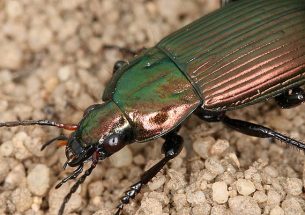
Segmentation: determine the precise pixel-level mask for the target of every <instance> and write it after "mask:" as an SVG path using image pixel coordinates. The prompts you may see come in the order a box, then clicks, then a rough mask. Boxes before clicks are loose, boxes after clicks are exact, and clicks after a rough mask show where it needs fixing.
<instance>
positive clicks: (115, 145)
mask: <svg viewBox="0 0 305 215" xmlns="http://www.w3.org/2000/svg"><path fill="white" fill-rule="evenodd" d="M102 145H103V147H104V149H105V150H106V151H107V152H108V153H110V154H113V153H115V152H117V151H119V150H120V149H121V148H123V147H124V146H125V145H126V144H125V141H124V140H123V139H122V138H121V137H120V134H113V135H111V136H110V137H108V138H107V139H106V140H104V141H103V143H102Z"/></svg>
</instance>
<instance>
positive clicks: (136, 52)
mask: <svg viewBox="0 0 305 215" xmlns="http://www.w3.org/2000/svg"><path fill="white" fill-rule="evenodd" d="M103 48H104V49H115V50H117V51H119V52H122V54H127V55H131V56H135V55H139V54H140V53H141V52H142V51H144V50H146V48H141V49H138V50H131V49H129V48H125V47H120V46H117V45H104V46H103Z"/></svg>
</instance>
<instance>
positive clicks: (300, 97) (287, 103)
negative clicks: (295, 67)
mask: <svg viewBox="0 0 305 215" xmlns="http://www.w3.org/2000/svg"><path fill="white" fill-rule="evenodd" d="M275 100H276V102H277V103H278V105H279V106H280V107H281V108H292V107H295V106H298V105H300V104H302V103H303V102H305V92H304V90H303V89H302V88H300V87H297V88H293V89H290V90H288V91H286V92H284V93H283V94H281V95H279V96H277V97H275Z"/></svg>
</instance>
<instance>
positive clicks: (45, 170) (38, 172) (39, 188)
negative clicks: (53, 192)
mask: <svg viewBox="0 0 305 215" xmlns="http://www.w3.org/2000/svg"><path fill="white" fill-rule="evenodd" d="M27 184H28V188H29V189H30V191H31V192H32V193H33V194H34V195H37V196H44V195H45V193H46V192H47V190H48V189H49V187H50V169H49V167H48V166H46V165H44V164H37V165H36V166H35V167H34V168H33V169H32V170H31V171H30V172H29V174H28V176H27Z"/></svg>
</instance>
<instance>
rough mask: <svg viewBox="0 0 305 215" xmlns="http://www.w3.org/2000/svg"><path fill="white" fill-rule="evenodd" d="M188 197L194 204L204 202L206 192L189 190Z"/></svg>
mask: <svg viewBox="0 0 305 215" xmlns="http://www.w3.org/2000/svg"><path fill="white" fill-rule="evenodd" d="M186 199H187V201H188V202H189V203H191V204H193V205H198V204H202V203H204V202H205V201H206V198H205V195H204V192H202V191H196V192H187V193H186Z"/></svg>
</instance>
